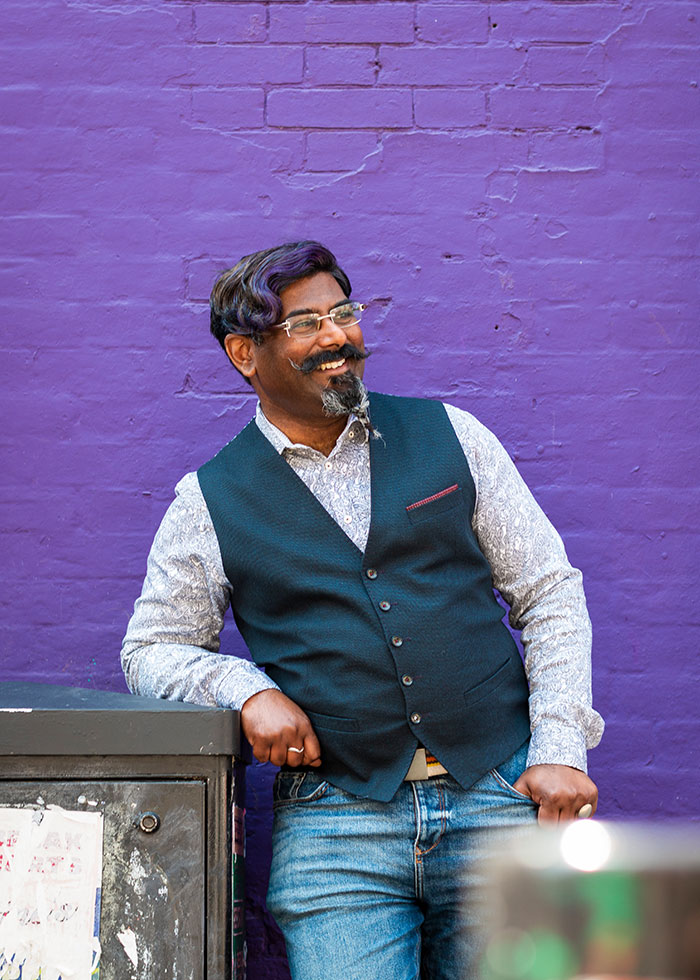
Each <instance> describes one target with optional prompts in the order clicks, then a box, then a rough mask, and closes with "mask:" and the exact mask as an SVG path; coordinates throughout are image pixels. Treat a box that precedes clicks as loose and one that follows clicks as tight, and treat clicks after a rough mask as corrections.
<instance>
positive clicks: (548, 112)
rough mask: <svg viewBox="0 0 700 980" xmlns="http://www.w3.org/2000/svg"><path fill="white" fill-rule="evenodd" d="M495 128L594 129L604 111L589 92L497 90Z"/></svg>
mask: <svg viewBox="0 0 700 980" xmlns="http://www.w3.org/2000/svg"><path fill="white" fill-rule="evenodd" d="M490 100H491V119H492V122H493V125H494V126H505V127H511V126H515V127H518V128H522V129H545V128H548V127H550V126H553V127H567V128H570V127H573V126H584V125H586V126H595V125H597V124H598V123H599V122H600V118H601V113H602V108H601V107H600V104H599V103H598V102H597V101H596V93H595V92H592V91H590V90H588V89H573V88H571V89H545V88H541V89H523V88H498V89H494V90H493V92H491V96H490Z"/></svg>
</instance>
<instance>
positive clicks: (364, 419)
mask: <svg viewBox="0 0 700 980" xmlns="http://www.w3.org/2000/svg"><path fill="white" fill-rule="evenodd" d="M329 381H330V384H329V385H328V387H327V388H323V389H322V390H321V400H322V402H323V413H324V415H330V416H331V417H333V418H335V417H340V416H343V415H350V414H352V415H354V416H355V418H356V419H357V420H358V421H359V422H361V423H362V424H363V425H364V426H365V428H366V429H367V430H368V432H370V433H371V434H372V435H373V436H374V437H375V439H380V438H381V432H377V431H376V429H374V428H373V427H372V423H371V421H370V417H369V393H368V391H367V389H366V388H365V386H364V384H363V383H362V380H361V378H358V376H357V375H356V374H353V373H352V372H351V371H346V372H345V374H338V375H336V376H335V377H331V378H330V379H329Z"/></svg>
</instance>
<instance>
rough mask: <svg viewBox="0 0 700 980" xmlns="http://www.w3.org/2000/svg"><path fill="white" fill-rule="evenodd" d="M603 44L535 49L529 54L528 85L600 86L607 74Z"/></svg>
mask: <svg viewBox="0 0 700 980" xmlns="http://www.w3.org/2000/svg"><path fill="white" fill-rule="evenodd" d="M603 57H604V48H603V45H602V44H556V45H554V44H551V45H536V46H533V47H531V48H530V50H529V52H528V59H527V61H528V77H529V79H530V83H531V84H533V85H535V84H540V85H571V84H574V85H586V84H594V83H595V82H600V81H602V80H603V78H605V75H606V72H605V68H604V63H603Z"/></svg>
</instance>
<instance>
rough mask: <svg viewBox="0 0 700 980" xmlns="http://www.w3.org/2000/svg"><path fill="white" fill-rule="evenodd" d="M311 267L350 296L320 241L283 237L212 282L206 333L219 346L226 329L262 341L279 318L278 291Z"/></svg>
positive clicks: (347, 284)
mask: <svg viewBox="0 0 700 980" xmlns="http://www.w3.org/2000/svg"><path fill="white" fill-rule="evenodd" d="M316 272H329V273H330V274H331V275H332V276H333V278H334V279H335V281H336V282H337V283H338V285H339V286H340V288H341V289H342V290H343V292H344V293H345V295H346V296H349V295H350V292H351V288H352V287H351V286H350V280H349V279H348V277H347V276H346V275H345V273H344V272H343V270H342V269H341V268H340V266H339V265H338V263H337V262H336V259H335V255H333V253H332V252H331V251H330V250H329V249H327V248H326V247H325V246H324V245H321V243H320V242H313V241H303V242H286V243H285V244H284V245H277V246H276V247H275V248H266V249H262V250H261V251H259V252H253V253H252V254H251V255H244V256H243V258H242V259H241V260H240V262H238V263H237V264H236V265H234V267H233V268H232V269H227V270H226V271H225V272H222V273H221V274H220V275H219V277H218V278H217V280H216V282H215V283H214V287H213V289H212V291H211V296H210V299H209V307H210V310H211V314H210V325H211V332H212V333H213V334H214V336H215V337H216V339H217V340H218V341H219V343H220V344H221V346H222V347H224V339H225V338H226V336H227V335H228V334H230V333H239V334H247V335H248V336H250V337H252V338H253V340H254V341H255V342H256V343H262V340H263V335H264V333H265V331H266V330H267V329H268V327H271V326H273V325H274V324H276V323H279V321H280V317H281V315H282V303H281V301H280V298H279V294H280V293H281V292H282V290H283V289H285V287H287V286H290V285H291V284H292V283H293V282H296V281H297V280H298V279H304V278H305V277H306V276H312V275H314V274H315V273H316Z"/></svg>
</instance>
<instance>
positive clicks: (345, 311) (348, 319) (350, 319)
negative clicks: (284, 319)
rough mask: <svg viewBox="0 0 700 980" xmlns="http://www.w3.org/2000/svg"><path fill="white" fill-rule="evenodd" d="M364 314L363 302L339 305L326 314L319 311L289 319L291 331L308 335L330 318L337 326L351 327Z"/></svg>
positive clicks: (299, 335) (302, 335) (296, 335)
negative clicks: (323, 314) (322, 314)
mask: <svg viewBox="0 0 700 980" xmlns="http://www.w3.org/2000/svg"><path fill="white" fill-rule="evenodd" d="M361 316H362V304H361V303H348V305H347V306H338V307H336V308H335V309H334V310H331V312H330V313H328V314H326V316H321V315H320V314H318V313H309V314H308V315H307V316H303V317H295V318H294V319H292V320H289V332H290V333H293V334H294V335H295V337H307V336H309V337H310V336H311V335H312V334H314V333H316V332H317V331H318V330H320V329H321V324H322V322H323V321H324V320H327V319H330V320H331V321H332V322H333V323H335V324H336V325H337V326H339V327H342V328H343V329H349V328H350V327H353V326H355V324H356V323H359V322H360V318H361Z"/></svg>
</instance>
